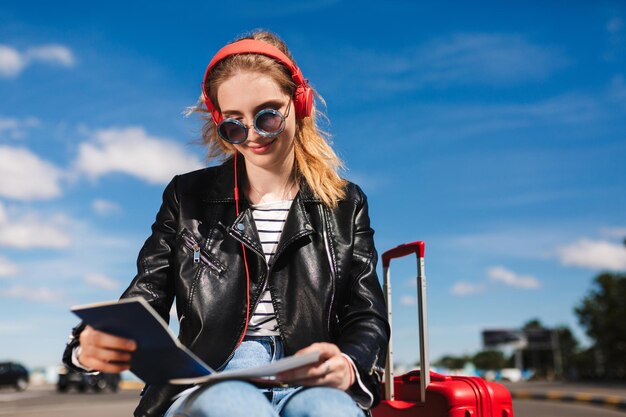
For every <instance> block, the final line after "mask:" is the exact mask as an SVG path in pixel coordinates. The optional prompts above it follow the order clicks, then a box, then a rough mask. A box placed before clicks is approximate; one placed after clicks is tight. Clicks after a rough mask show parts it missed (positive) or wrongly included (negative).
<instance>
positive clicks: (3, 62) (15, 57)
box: [0, 45, 26, 78]
mask: <svg viewBox="0 0 626 417" xmlns="http://www.w3.org/2000/svg"><path fill="white" fill-rule="evenodd" d="M25 66H26V62H25V60H24V58H23V57H22V55H21V54H20V53H19V52H18V51H16V50H15V49H13V48H11V47H9V46H6V45H0V78H3V77H5V78H8V77H14V76H16V75H17V74H19V73H20V72H22V70H23V69H24V67H25Z"/></svg>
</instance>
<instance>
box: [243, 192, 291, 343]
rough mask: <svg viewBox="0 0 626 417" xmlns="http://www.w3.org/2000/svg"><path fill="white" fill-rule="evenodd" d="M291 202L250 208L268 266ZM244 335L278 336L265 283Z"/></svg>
mask: <svg viewBox="0 0 626 417" xmlns="http://www.w3.org/2000/svg"><path fill="white" fill-rule="evenodd" d="M292 201H293V200H281V201H273V202H270V203H261V204H255V205H253V206H252V217H254V222H255V223H256V228H257V231H258V232H259V239H260V241H261V246H263V253H264V254H265V260H266V261H267V265H268V266H271V265H272V262H273V261H274V255H275V254H276V247H277V246H278V241H279V239H280V234H281V233H282V231H283V227H284V226H285V220H286V219H287V213H289V207H291V202H292ZM246 335H247V336H280V333H279V331H278V322H277V321H276V314H275V312H274V305H273V304H272V296H271V294H270V291H269V288H268V287H267V281H266V283H265V288H263V293H262V295H261V298H260V300H259V302H258V304H257V306H256V309H255V310H254V312H253V313H252V317H251V318H250V322H249V323H248V330H247V332H246Z"/></svg>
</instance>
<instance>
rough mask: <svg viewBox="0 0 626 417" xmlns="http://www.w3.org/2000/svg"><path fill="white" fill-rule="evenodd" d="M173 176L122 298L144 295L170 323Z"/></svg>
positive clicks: (174, 209)
mask: <svg viewBox="0 0 626 417" xmlns="http://www.w3.org/2000/svg"><path fill="white" fill-rule="evenodd" d="M176 181H177V177H174V179H172V181H171V182H170V183H169V184H168V186H167V187H166V188H165V191H164V192H163V202H162V204H161V208H160V209H159V212H158V213H157V216H156V220H155V222H154V223H153V224H152V234H151V235H150V237H148V239H147V240H146V242H145V243H144V245H143V247H142V248H141V250H140V251H139V256H138V258H137V275H135V278H133V280H132V282H131V283H130V285H129V286H128V288H127V289H126V291H124V293H123V294H122V296H121V298H128V297H143V298H144V299H145V300H146V301H148V302H149V303H150V305H151V306H152V307H153V308H154V309H155V310H156V311H157V312H158V313H159V315H160V316H161V317H162V318H163V320H165V322H169V312H170V308H171V306H172V302H173V301H174V282H175V280H174V273H173V268H172V267H171V262H172V257H173V255H174V244H175V241H176V236H177V233H178V224H179V218H178V215H179V199H178V196H177V194H176Z"/></svg>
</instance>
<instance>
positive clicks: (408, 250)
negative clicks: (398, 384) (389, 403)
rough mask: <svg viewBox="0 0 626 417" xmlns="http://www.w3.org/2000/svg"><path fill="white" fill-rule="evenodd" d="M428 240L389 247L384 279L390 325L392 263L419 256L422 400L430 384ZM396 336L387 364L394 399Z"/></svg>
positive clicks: (389, 390) (388, 392)
mask: <svg viewBox="0 0 626 417" xmlns="http://www.w3.org/2000/svg"><path fill="white" fill-rule="evenodd" d="M425 247H426V245H425V243H424V242H423V241H421V240H418V241H415V242H411V243H405V244H402V245H400V246H396V247H395V248H393V249H389V250H388V251H386V252H385V253H383V256H382V258H383V280H384V286H385V298H386V301H387V317H388V320H389V326H390V327H392V329H393V326H392V321H391V280H390V276H389V265H390V263H391V260H392V259H395V258H401V257H403V256H407V255H411V254H415V255H416V257H417V319H418V323H419V344H420V400H421V401H422V402H424V401H426V387H427V386H428V384H430V359H429V356H428V334H427V323H428V319H427V310H426V274H425V272H424V252H425ZM392 332H393V330H392ZM392 340H393V339H389V347H388V349H387V364H386V366H385V399H386V400H394V399H395V398H394V383H393V380H394V370H393V344H392Z"/></svg>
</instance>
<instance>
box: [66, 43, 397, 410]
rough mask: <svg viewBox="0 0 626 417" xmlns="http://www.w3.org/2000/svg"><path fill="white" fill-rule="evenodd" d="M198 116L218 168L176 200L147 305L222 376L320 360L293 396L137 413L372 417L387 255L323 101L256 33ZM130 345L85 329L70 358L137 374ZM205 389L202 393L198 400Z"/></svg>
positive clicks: (132, 289)
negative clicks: (321, 124)
mask: <svg viewBox="0 0 626 417" xmlns="http://www.w3.org/2000/svg"><path fill="white" fill-rule="evenodd" d="M202 93H203V94H202V97H201V100H200V102H199V103H198V105H197V106H196V107H195V108H194V109H193V110H194V111H201V112H204V113H207V112H208V113H209V115H208V116H207V117H206V118H205V125H204V127H203V139H204V141H205V143H206V144H207V145H208V149H209V157H219V156H223V157H226V160H225V161H224V162H223V163H222V165H219V166H217V167H212V168H206V169H202V170H199V171H194V172H190V173H187V174H184V175H179V176H176V177H175V178H174V179H173V180H172V181H171V182H170V184H169V185H168V186H167V187H166V189H165V192H164V194H163V204H162V205H161V208H160V210H159V212H158V214H157V218H156V221H155V223H154V224H153V226H152V235H151V236H150V237H149V238H148V240H147V241H146V243H145V244H144V246H143V248H142V249H141V252H140V253H139V260H138V263H137V265H138V274H137V276H136V277H135V278H134V280H133V281H132V283H131V284H130V286H129V288H128V289H127V290H126V291H125V292H124V294H123V295H122V297H133V296H142V297H144V298H145V299H146V300H147V301H148V302H149V303H150V304H151V305H152V306H153V307H154V308H155V309H156V311H158V312H159V313H160V315H161V316H162V317H163V318H164V319H167V318H168V316H169V311H170V307H171V304H172V303H173V302H174V300H175V301H176V307H177V312H178V316H179V320H180V334H179V338H180V340H181V341H182V343H183V344H185V345H186V346H187V347H189V348H190V349H191V350H192V351H193V352H194V353H195V354H196V355H197V356H198V357H200V358H201V359H202V360H203V361H205V362H206V363H207V364H208V365H209V366H211V367H213V368H215V369H220V370H222V369H236V368H242V367H247V366H254V365H261V364H264V363H268V362H271V361H273V360H276V359H279V358H280V357H283V356H287V355H293V354H296V355H297V354H302V353H306V352H309V351H312V350H316V351H318V352H319V353H320V360H319V362H318V363H315V364H313V365H310V366H305V367H302V368H298V369H296V370H293V371H289V372H286V373H284V374H281V375H280V379H281V380H282V381H284V382H286V383H288V384H290V387H287V388H270V389H267V388H265V389H262V388H256V387H254V386H253V385H251V384H249V383H246V382H241V381H230V382H220V383H217V384H213V385H210V386H207V387H201V388H200V389H189V387H188V386H187V387H184V386H183V387H181V386H173V385H163V386H147V387H146V388H145V390H144V393H143V395H142V399H141V401H140V404H139V406H138V408H137V410H136V411H135V415H136V416H161V415H165V416H167V417H171V416H175V415H185V416H237V415H246V416H251V415H258V416H278V415H280V416H296V415H298V416H318V415H319V416H325V417H328V416H335V415H336V416H363V415H364V411H365V412H367V410H368V409H369V408H370V407H371V406H372V405H374V404H375V403H376V402H377V401H378V383H379V376H380V370H381V368H382V366H383V364H384V358H385V349H386V346H387V341H388V338H389V326H388V324H387V321H386V313H385V308H384V300H383V295H382V291H381V289H380V285H379V283H378V278H377V276H376V262H377V253H376V250H375V248H374V243H373V238H372V237H373V230H372V229H371V227H370V224H369V217H368V211H367V200H366V198H365V196H364V194H363V192H362V191H361V189H360V188H359V187H358V186H356V185H354V184H352V183H349V182H347V181H345V180H343V179H341V178H340V177H339V176H338V174H337V169H338V167H339V166H340V161H339V159H338V158H337V156H336V155H335V153H334V152H333V150H332V149H331V148H330V147H329V146H328V144H327V143H326V141H325V140H324V137H323V136H322V134H321V133H320V131H319V130H318V128H317V126H316V124H315V114H316V112H315V109H314V103H313V90H312V89H311V88H310V87H309V86H308V83H307V81H306V80H305V79H304V78H303V76H302V73H301V72H300V70H299V68H298V67H297V66H296V65H295V64H294V62H293V60H292V59H291V57H290V54H289V52H288V50H287V47H286V45H285V44H284V43H283V42H282V41H281V40H280V39H279V38H278V37H277V36H276V35H274V34H272V33H268V32H256V33H254V34H252V35H251V36H249V37H247V38H243V39H240V40H239V41H236V42H233V43H231V44H229V45H226V46H225V47H224V48H222V49H221V50H220V51H219V52H218V53H217V54H216V56H215V57H214V58H213V59H212V61H211V62H210V63H209V66H208V67H207V71H206V74H205V77H204V81H203V83H202ZM135 347H136V346H135V344H134V342H133V341H132V340H127V339H122V338H118V337H115V336H113V335H109V334H105V333H102V332H99V331H96V330H94V329H92V328H90V327H87V328H84V326H78V327H77V328H76V329H74V331H73V338H72V339H71V341H70V343H69V344H68V346H67V349H66V353H65V355H64V360H65V362H66V363H67V364H68V365H70V366H73V367H78V368H82V369H83V370H99V371H104V372H121V371H124V370H126V369H129V362H130V358H131V356H132V352H133V350H134V349H135ZM195 388H197V387H195Z"/></svg>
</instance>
